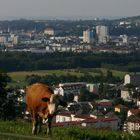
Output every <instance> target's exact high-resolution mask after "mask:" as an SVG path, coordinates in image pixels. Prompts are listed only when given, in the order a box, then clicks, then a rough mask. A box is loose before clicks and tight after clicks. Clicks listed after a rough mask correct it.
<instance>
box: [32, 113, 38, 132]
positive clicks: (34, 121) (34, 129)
mask: <svg viewBox="0 0 140 140" xmlns="http://www.w3.org/2000/svg"><path fill="white" fill-rule="evenodd" d="M37 125H38V118H37V114H36V113H35V112H33V114H32V134H37Z"/></svg>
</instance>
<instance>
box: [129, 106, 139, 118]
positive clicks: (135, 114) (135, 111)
mask: <svg viewBox="0 0 140 140" xmlns="http://www.w3.org/2000/svg"><path fill="white" fill-rule="evenodd" d="M139 114H140V109H135V108H132V109H130V110H128V112H127V117H129V116H131V115H134V116H138V115H139Z"/></svg>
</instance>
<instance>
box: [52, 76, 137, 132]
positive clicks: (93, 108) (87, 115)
mask: <svg viewBox="0 0 140 140" xmlns="http://www.w3.org/2000/svg"><path fill="white" fill-rule="evenodd" d="M128 85H129V86H130V85H133V88H130V87H129V86H128ZM139 85H140V76H139V75H137V74H132V75H130V74H126V75H125V77H124V83H123V85H121V86H119V88H120V98H121V99H122V100H123V101H124V102H127V103H128V104H129V103H130V104H131V103H133V105H132V106H129V105H126V104H125V105H124V104H121V103H119V104H116V105H114V103H113V100H107V99H102V100H97V101H96V102H94V103H93V102H79V98H78V95H79V93H80V89H81V88H82V87H86V88H87V89H88V90H89V91H90V92H93V91H96V92H97V93H98V85H94V84H86V83H84V82H82V83H81V82H79V83H63V84H59V85H58V87H57V88H56V89H55V92H59V94H61V95H63V96H64V95H65V94H72V93H73V94H74V98H73V102H71V103H69V104H68V106H67V108H66V109H65V110H62V111H60V112H59V113H58V114H57V115H56V117H55V119H54V123H53V125H54V126H65V125H66V126H68V125H79V126H82V127H92V128H98V129H111V130H124V131H127V132H130V133H133V132H134V131H136V132H137V131H140V92H139V91H140V88H139ZM135 92H137V93H138V94H137V96H136V97H135V96H133V94H135ZM119 114H125V119H124V118H122V116H120V115H119Z"/></svg>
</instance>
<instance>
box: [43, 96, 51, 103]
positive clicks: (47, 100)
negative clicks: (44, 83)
mask: <svg viewBox="0 0 140 140" xmlns="http://www.w3.org/2000/svg"><path fill="white" fill-rule="evenodd" d="M42 101H44V102H49V101H50V99H49V98H47V97H44V98H42Z"/></svg>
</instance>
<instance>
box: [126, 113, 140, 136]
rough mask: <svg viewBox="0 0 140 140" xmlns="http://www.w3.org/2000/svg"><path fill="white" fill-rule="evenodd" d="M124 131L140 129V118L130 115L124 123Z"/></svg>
mask: <svg viewBox="0 0 140 140" xmlns="http://www.w3.org/2000/svg"><path fill="white" fill-rule="evenodd" d="M124 131H128V132H130V133H133V132H134V131H140V118H139V117H137V116H135V115H131V116H129V117H128V118H127V120H126V121H125V123H124Z"/></svg>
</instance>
